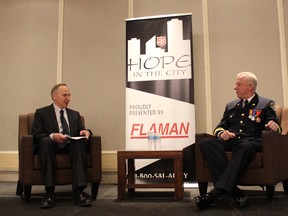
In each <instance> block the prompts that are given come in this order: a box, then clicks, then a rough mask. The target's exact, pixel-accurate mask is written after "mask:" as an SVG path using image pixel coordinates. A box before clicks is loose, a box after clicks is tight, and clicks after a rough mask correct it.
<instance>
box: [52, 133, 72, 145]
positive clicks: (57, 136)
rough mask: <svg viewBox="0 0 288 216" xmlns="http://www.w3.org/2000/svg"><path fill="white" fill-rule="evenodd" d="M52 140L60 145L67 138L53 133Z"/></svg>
mask: <svg viewBox="0 0 288 216" xmlns="http://www.w3.org/2000/svg"><path fill="white" fill-rule="evenodd" d="M53 140H54V141H55V142H57V143H60V144H61V143H64V142H66V141H68V140H69V138H68V137H67V136H66V135H64V134H62V133H54V134H53Z"/></svg>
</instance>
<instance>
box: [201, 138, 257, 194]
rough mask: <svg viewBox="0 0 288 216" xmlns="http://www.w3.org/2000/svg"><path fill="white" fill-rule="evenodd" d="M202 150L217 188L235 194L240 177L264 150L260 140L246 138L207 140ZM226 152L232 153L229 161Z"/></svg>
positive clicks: (202, 145) (202, 143)
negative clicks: (256, 155) (257, 154)
mask: <svg viewBox="0 0 288 216" xmlns="http://www.w3.org/2000/svg"><path fill="white" fill-rule="evenodd" d="M200 149H201V151H202V153H203V155H204V158H205V159H206V161H207V163H208V166H209V170H210V173H211V177H212V181H213V184H214V187H215V188H219V189H223V190H225V191H226V192H228V193H229V194H231V193H232V192H233V189H234V188H235V186H236V182H237V179H238V177H239V175H241V173H242V172H243V171H244V170H245V168H246V167H247V166H248V164H249V162H250V161H251V160H252V159H253V158H254V156H255V154H256V152H259V151H261V150H262V144H261V140H260V139H255V138H244V139H240V140H239V139H232V140H228V141H224V140H222V139H220V138H206V139H203V140H202V141H201V142H200ZM226 151H232V159H231V161H228V158H227V156H226V154H225V152H226Z"/></svg>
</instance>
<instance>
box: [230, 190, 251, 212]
mask: <svg viewBox="0 0 288 216" xmlns="http://www.w3.org/2000/svg"><path fill="white" fill-rule="evenodd" d="M233 200H234V202H235V204H236V206H237V207H238V208H239V209H241V208H244V207H245V206H246V204H247V202H248V197H247V196H246V195H245V193H244V192H243V191H238V192H237V193H234V194H233Z"/></svg>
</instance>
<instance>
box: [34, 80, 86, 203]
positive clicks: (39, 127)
mask: <svg viewBox="0 0 288 216" xmlns="http://www.w3.org/2000/svg"><path fill="white" fill-rule="evenodd" d="M70 96H71V94H70V90H69V88H68V87H67V85H66V84H57V85H55V86H54V87H53V88H52V90H51V97H52V100H53V104H51V105H49V106H46V107H42V108H40V109H37V110H36V112H35V118H34V122H33V126H32V133H33V142H34V149H35V153H36V154H39V157H40V163H41V168H42V170H43V178H44V181H45V191H46V196H45V198H44V199H43V201H42V202H41V206H40V207H41V208H51V207H53V206H54V205H55V195H54V190H55V183H54V175H55V155H56V154H59V153H60V154H69V158H70V162H71V166H72V170H73V172H72V173H73V181H72V182H73V183H72V189H73V201H74V202H75V203H76V204H77V205H79V206H91V203H92V201H91V199H90V198H89V197H88V196H87V194H86V193H84V192H83V190H84V189H85V188H86V184H87V183H86V173H85V160H86V149H87V146H86V145H87V139H89V136H90V135H91V131H90V130H86V129H85V128H84V127H83V124H82V122H81V118H80V113H79V112H77V111H74V110H71V109H69V108H67V107H68V104H69V102H70ZM69 136H71V137H73V136H84V137H85V138H84V139H79V140H71V139H70V138H69Z"/></svg>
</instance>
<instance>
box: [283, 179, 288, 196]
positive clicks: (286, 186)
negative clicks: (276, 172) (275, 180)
mask: <svg viewBox="0 0 288 216" xmlns="http://www.w3.org/2000/svg"><path fill="white" fill-rule="evenodd" d="M282 184H283V189H284V193H285V194H288V180H286V181H283V182H282Z"/></svg>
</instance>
